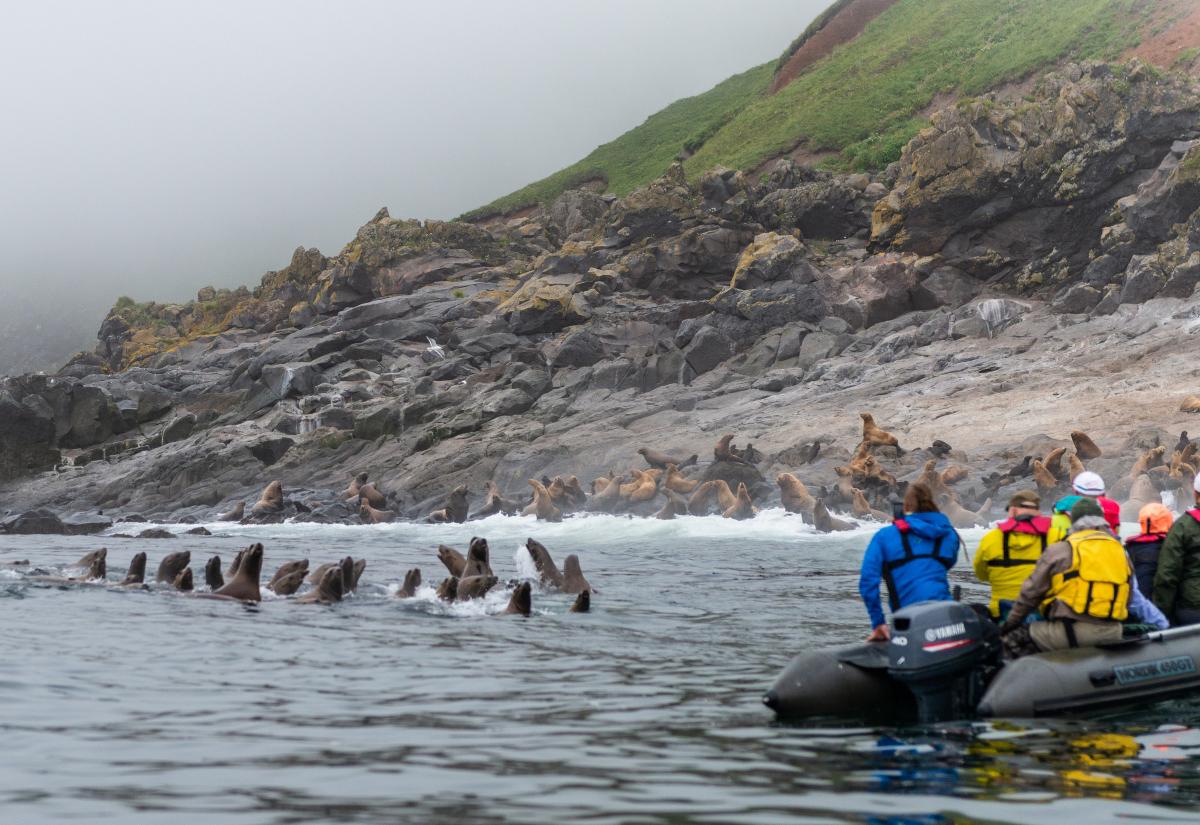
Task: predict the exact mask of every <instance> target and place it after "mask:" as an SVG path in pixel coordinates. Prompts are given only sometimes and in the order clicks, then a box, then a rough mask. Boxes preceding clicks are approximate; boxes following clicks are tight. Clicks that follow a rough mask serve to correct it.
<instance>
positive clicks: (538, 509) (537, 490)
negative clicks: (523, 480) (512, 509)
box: [526, 478, 562, 521]
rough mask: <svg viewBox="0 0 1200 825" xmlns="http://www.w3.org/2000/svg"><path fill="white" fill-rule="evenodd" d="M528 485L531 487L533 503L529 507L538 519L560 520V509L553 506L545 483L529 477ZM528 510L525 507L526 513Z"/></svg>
mask: <svg viewBox="0 0 1200 825" xmlns="http://www.w3.org/2000/svg"><path fill="white" fill-rule="evenodd" d="M529 486H530V487H532V488H533V503H532V504H531V505H530V507H532V509H533V515H535V516H537V519H538V521H562V510H560V509H558V508H557V507H555V506H554V501H553V500H552V499H551V498H550V493H549V492H548V491H547V490H546V485H545V484H543V483H542V482H540V481H536V480H534V479H532V478H531V479H529ZM528 512H529V508H526V513H528Z"/></svg>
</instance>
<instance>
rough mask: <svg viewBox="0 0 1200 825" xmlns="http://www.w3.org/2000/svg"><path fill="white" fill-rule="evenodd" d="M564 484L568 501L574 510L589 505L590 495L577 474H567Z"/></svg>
mask: <svg viewBox="0 0 1200 825" xmlns="http://www.w3.org/2000/svg"><path fill="white" fill-rule="evenodd" d="M563 485H564V486H565V487H566V490H567V501H568V503H569V504H570V505H571V509H572V510H579V509H582V508H584V507H586V506H587V503H588V496H587V493H585V492H584V491H583V485H582V484H580V483H579V478H578V477H577V476H567V477H566V478H565V479H563Z"/></svg>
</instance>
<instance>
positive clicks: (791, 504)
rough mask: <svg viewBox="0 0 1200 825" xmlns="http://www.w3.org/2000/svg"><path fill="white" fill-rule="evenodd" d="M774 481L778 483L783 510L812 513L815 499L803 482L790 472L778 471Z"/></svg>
mask: <svg viewBox="0 0 1200 825" xmlns="http://www.w3.org/2000/svg"><path fill="white" fill-rule="evenodd" d="M775 483H776V484H778V485H779V498H780V500H781V501H782V502H783V509H784V510H787V511H788V512H789V513H805V514H811V513H812V511H813V507H815V506H816V503H817V500H816V499H815V498H813V496H812V493H810V492H808V488H807V487H805V486H804V482H802V481H801V480H800V479H798V478H796V476H794V475H792V474H791V473H780V474H779V475H777V476H775Z"/></svg>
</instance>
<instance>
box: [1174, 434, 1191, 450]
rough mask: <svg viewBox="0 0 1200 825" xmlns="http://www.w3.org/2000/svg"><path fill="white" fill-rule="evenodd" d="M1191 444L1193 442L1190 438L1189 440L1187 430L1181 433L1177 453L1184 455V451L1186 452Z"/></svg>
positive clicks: (1176, 446) (1176, 443) (1176, 448)
mask: <svg viewBox="0 0 1200 825" xmlns="http://www.w3.org/2000/svg"><path fill="white" fill-rule="evenodd" d="M1191 443H1192V440H1191V439H1190V438H1188V433H1187V430H1184V431H1183V432H1181V433H1180V434H1179V440H1178V441H1177V442H1175V452H1177V453H1182V452H1183V451H1184V450H1186V449H1187V448H1188V445H1189V444H1191Z"/></svg>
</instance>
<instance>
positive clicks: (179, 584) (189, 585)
mask: <svg viewBox="0 0 1200 825" xmlns="http://www.w3.org/2000/svg"><path fill="white" fill-rule="evenodd" d="M171 586H172V587H174V588H175V589H176V590H178V591H180V592H181V593H191V592H192V591H193V590H195V589H196V588H195V585H194V583H193V582H192V568H190V567H185V568H183V570H181V571H180V573H179V575H178V576H176V577H175V581H173V582H171Z"/></svg>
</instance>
